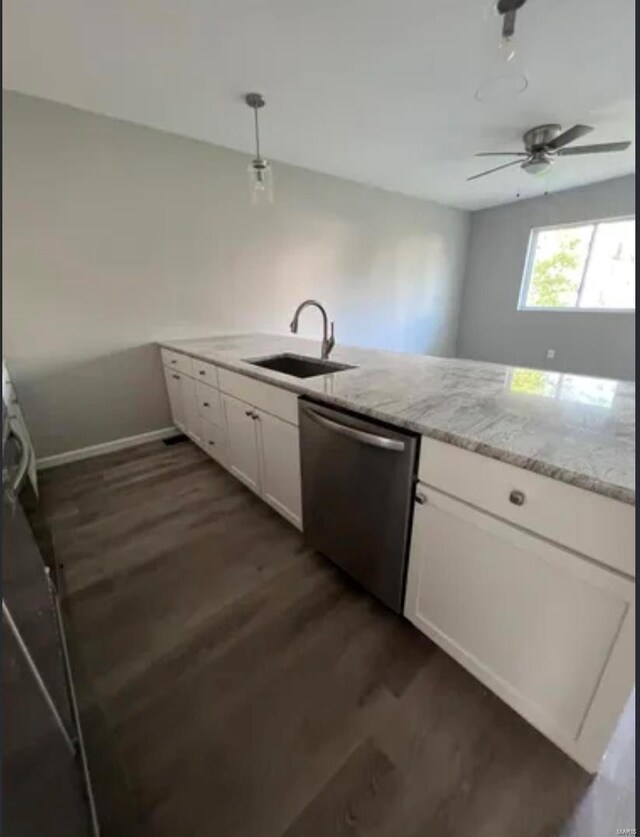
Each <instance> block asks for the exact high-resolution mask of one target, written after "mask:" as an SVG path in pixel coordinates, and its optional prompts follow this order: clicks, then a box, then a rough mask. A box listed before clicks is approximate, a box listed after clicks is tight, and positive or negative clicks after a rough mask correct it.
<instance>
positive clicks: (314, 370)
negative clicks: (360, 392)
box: [245, 352, 356, 378]
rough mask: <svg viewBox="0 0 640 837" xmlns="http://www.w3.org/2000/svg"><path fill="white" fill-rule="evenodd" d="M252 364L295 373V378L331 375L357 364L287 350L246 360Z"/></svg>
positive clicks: (276, 370)
mask: <svg viewBox="0 0 640 837" xmlns="http://www.w3.org/2000/svg"><path fill="white" fill-rule="evenodd" d="M245 362H246V363H250V364H251V365H252V366H262V368H263V369H273V371H274V372H282V373H283V374H284V375H293V376H294V378H313V377H314V376H316V375H329V374H331V373H332V372H342V371H343V370H344V369H355V368H356V367H355V366H347V364H346V363H334V362H333V361H331V360H320V359H319V358H315V357H305V356H304V355H294V354H290V353H288V352H285V353H284V354H281V355H272V356H271V357H264V358H260V359H259V360H246V361H245Z"/></svg>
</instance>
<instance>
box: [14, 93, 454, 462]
mask: <svg viewBox="0 0 640 837" xmlns="http://www.w3.org/2000/svg"><path fill="white" fill-rule="evenodd" d="M3 119H4V144H3V160H4V186H3V192H4V195H3V197H4V216H3V222H4V252H3V263H4V311H3V323H4V338H3V351H4V354H5V356H6V358H7V361H8V364H9V368H10V370H11V374H12V376H13V378H14V380H15V383H16V386H17V389H18V392H19V396H20V399H21V401H22V403H23V407H24V410H25V413H26V417H27V421H28V423H29V426H30V429H31V432H32V435H33V437H34V443H35V446H36V450H37V453H38V455H39V456H40V457H42V456H47V455H50V454H54V453H59V452H62V451H66V450H73V449H76V448H81V447H84V446H87V445H92V444H96V443H100V442H105V441H110V440H113V439H117V438H120V437H123V436H129V435H135V434H138V433H142V432H145V431H149V430H153V429H157V428H161V427H164V426H167V425H169V424H170V418H169V410H168V405H167V401H166V397H165V391H164V384H163V379H162V375H161V368H160V365H159V362H158V357H157V351H156V350H155V348H154V347H153V346H151V343H152V341H154V340H159V339H161V338H182V337H201V336H205V335H207V334H211V333H212V332H214V331H216V330H225V329H226V330H260V331H267V332H279V333H281V332H286V329H287V326H288V323H289V321H290V319H291V314H292V312H293V310H294V308H295V306H296V305H297V304H298V303H299V302H300V301H301V300H302V299H304V298H305V297H306V296H315V297H318V298H320V299H321V300H322V301H323V302H324V303H325V304H326V306H327V307H328V309H329V312H330V314H331V315H332V317H333V318H334V319H335V321H336V337H337V340H338V341H339V342H343V343H351V344H356V345H362V346H374V347H381V348H389V349H397V350H401V351H411V352H426V353H430V354H442V355H452V354H454V349H455V339H456V328H457V319H458V310H459V298H460V292H461V286H462V279H463V273H464V262H465V257H466V246H467V236H468V225H469V216H468V214H467V213H465V212H461V211H459V210H454V209H449V208H445V207H442V206H438V205H435V204H431V203H427V202H425V201H420V200H417V199H412V198H406V197H403V196H400V195H395V194H393V193H390V192H384V191H381V190H377V189H370V188H367V187H364V186H359V185H356V184H354V183H350V182H348V181H344V180H339V179H337V178H333V177H327V176H323V175H319V174H314V173H312V172H309V171H305V170H303V169H298V168H294V167H291V166H285V165H277V166H276V168H275V173H276V204H275V206H274V207H272V208H268V209H267V210H266V211H263V210H262V209H256V208H252V207H251V206H250V205H249V200H248V188H247V183H246V173H245V169H246V166H247V163H248V159H249V158H248V157H247V156H245V155H242V154H239V153H237V152H234V151H230V150H227V149H223V148H219V147H216V146H212V145H207V144H205V143H199V142H195V141H192V140H188V139H184V138H180V137H177V136H173V135H169V134H165V133H162V132H159V131H154V130H151V129H147V128H142V127H138V126H135V125H132V124H130V123H126V122H121V121H117V120H114V119H109V118H106V117H101V116H96V115H91V114H88V113H85V112H83V111H79V110H74V109H72V108H69V107H65V106H61V105H57V104H54V103H50V102H45V101H42V100H39V99H34V98H30V97H25V96H22V95H19V94H15V93H6V92H5V93H4V95H3ZM250 129H251V126H250V124H249V123H247V130H250ZM318 141H319V142H321V141H322V138H321V137H320V138H319V139H318ZM303 319H304V329H305V331H304V333H305V334H306V336H312V337H316V336H318V333H319V329H320V322H319V319H318V317H314V315H313V312H310V313H309V314H308V315H306V316H305V317H304V318H303Z"/></svg>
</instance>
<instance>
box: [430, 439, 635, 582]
mask: <svg viewBox="0 0 640 837" xmlns="http://www.w3.org/2000/svg"><path fill="white" fill-rule="evenodd" d="M418 476H419V478H420V480H421V481H422V482H424V483H426V484H427V485H432V486H433V487H434V488H437V489H439V490H441V491H444V492H446V493H447V494H451V495H453V496H454V497H457V498H459V499H461V500H464V501H465V502H467V503H471V504H472V505H474V506H477V507H478V508H480V509H484V510H485V511H488V512H490V513H491V514H494V515H497V516H498V517H501V518H503V519H505V520H508V521H510V522H512V523H515V524H516V525H518V526H522V527H523V528H524V529H529V530H531V531H532V532H536V533H538V534H539V535H542V536H543V537H545V538H548V539H549V540H551V541H555V542H557V543H559V544H562V545H564V546H567V547H569V548H570V549H573V550H575V551H576V552H580V553H582V554H583V555H586V556H588V557H589V558H593V559H594V560H596V561H599V562H601V563H603V564H607V565H609V566H611V567H614V568H615V569H617V570H620V571H622V572H624V573H626V574H627V575H632V576H635V515H634V511H635V509H634V507H633V506H630V505H628V504H626V503H620V502H618V501H616V500H611V499H609V498H608V497H603V496H601V495H599V494H595V493H593V492H591V491H585V490H584V489H582V488H576V487H575V486H572V485H567V484H566V483H563V482H560V481H558V480H554V479H551V478H550V477H543V476H541V475H540V474H534V473H532V472H531V471H526V470H524V469H523V468H517V467H515V466H513V465H508V464H507V463H504V462H499V461H498V460H496V459H491V458H490V457H488V456H482V455H480V454H477V453H472V452H471V451H467V450H463V449H462V448H458V447H455V446H454V445H448V444H445V443H444V442H439V441H437V440H435V439H429V438H424V437H423V439H422V444H421V452H420V464H419V468H418ZM514 492H515V493H514ZM518 492H519V493H518ZM519 500H520V501H522V502H521V504H520V505H518V504H517V501H519ZM514 501H516V502H514Z"/></svg>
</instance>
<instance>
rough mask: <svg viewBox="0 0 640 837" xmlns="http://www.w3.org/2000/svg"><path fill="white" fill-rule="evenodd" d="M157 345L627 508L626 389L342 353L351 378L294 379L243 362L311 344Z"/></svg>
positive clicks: (512, 370)
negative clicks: (506, 463)
mask: <svg viewBox="0 0 640 837" xmlns="http://www.w3.org/2000/svg"><path fill="white" fill-rule="evenodd" d="M160 345H161V346H164V347H166V348H169V349H173V350H175V351H182V352H186V353H187V354H190V355H192V356H194V357H197V358H201V359H203V360H211V361H213V362H215V363H217V364H219V365H220V366H223V367H226V368H228V369H231V370H235V371H238V372H242V373H243V374H246V375H250V376H251V377H253V378H256V379H258V380H262V381H265V382H268V383H272V384H276V385H278V386H281V387H283V388H285V389H289V390H291V391H293V392H297V393H300V394H305V395H309V396H311V397H316V398H318V400H322V401H326V402H327V403H331V404H335V405H337V406H341V407H344V408H346V409H351V410H355V411H357V412H360V413H363V414H365V415H369V416H372V417H374V418H378V419H381V420H382V421H387V422H390V423H392V424H396V425H398V426H401V427H406V428H408V429H410V430H414V431H416V432H418V433H421V434H423V435H425V436H431V437H433V438H436V439H440V440H441V441H444V442H448V443H450V444H454V445H458V446H460V447H463V448H466V449H468V450H473V451H476V452H478V453H481V454H483V455H485V456H490V457H492V458H495V459H500V460H502V461H504V462H508V463H510V464H512V465H516V466H517V467H521V468H526V469H528V470H531V471H535V472H537V473H540V474H543V475H545V476H548V477H551V478H552V479H558V480H561V481H563V482H566V483H569V484H572V485H576V486H579V487H581V488H584V489H586V490H588V491H594V492H596V493H599V494H603V495H605V496H607V497H611V498H613V499H617V500H621V501H622V502H625V503H635V384H634V383H633V382H629V381H615V380H610V379H603V378H591V377H587V376H582V375H569V374H563V373H559V372H550V371H544V370H537V369H525V368H520V367H511V366H504V365H501V364H494V363H483V362H480V361H471V360H462V359H458V358H439V357H430V356H425V355H412V354H402V353H399V352H387V351H380V350H378V349H362V348H357V347H350V346H340V345H337V346H336V347H335V349H334V351H333V352H332V354H331V360H334V361H337V362H339V363H346V364H351V365H353V366H355V367H356V368H355V369H348V370H344V371H340V372H336V373H333V374H328V375H322V376H319V377H314V378H294V377H291V376H289V375H284V374H282V373H280V372H274V371H272V370H269V369H264V368H262V367H257V366H252V365H251V364H249V363H247V362H246V361H245V359H246V358H256V357H266V356H268V355H274V354H278V353H280V352H294V353H297V354H302V355H308V356H310V357H319V342H317V341H314V340H307V339H305V338H301V337H294V336H280V335H265V334H244V335H243V334H235V335H222V336H216V337H211V338H203V339H197V340H178V341H162V342H160Z"/></svg>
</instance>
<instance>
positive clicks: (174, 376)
mask: <svg viewBox="0 0 640 837" xmlns="http://www.w3.org/2000/svg"><path fill="white" fill-rule="evenodd" d="M171 377H172V378H175V379H176V381H179V380H180V375H172V376H171Z"/></svg>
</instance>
